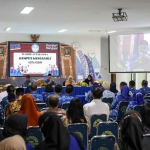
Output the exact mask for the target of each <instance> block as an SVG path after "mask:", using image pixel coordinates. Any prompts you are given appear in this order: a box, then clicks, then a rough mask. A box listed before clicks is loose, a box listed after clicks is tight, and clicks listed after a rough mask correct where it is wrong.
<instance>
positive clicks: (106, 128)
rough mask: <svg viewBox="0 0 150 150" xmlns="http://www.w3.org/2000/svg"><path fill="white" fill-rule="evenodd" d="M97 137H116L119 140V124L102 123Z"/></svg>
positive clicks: (99, 125)
mask: <svg viewBox="0 0 150 150" xmlns="http://www.w3.org/2000/svg"><path fill="white" fill-rule="evenodd" d="M97 135H114V136H115V137H116V139H118V123H117V122H100V123H99V124H98V128H97Z"/></svg>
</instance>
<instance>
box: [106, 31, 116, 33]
mask: <svg viewBox="0 0 150 150" xmlns="http://www.w3.org/2000/svg"><path fill="white" fill-rule="evenodd" d="M115 32H117V31H108V32H107V33H115Z"/></svg>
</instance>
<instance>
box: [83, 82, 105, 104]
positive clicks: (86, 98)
mask: <svg viewBox="0 0 150 150" xmlns="http://www.w3.org/2000/svg"><path fill="white" fill-rule="evenodd" d="M97 87H99V88H100V85H99V84H98V83H97V82H94V84H93V85H92V89H91V90H90V91H88V93H87V95H86V96H85V101H86V102H87V103H90V102H91V101H92V100H93V97H92V90H93V89H94V88H97ZM101 89H103V88H101Z"/></svg>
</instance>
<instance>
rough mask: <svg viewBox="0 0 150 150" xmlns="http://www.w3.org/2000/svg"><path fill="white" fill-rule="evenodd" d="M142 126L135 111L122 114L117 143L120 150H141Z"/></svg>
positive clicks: (139, 117)
mask: <svg viewBox="0 0 150 150" xmlns="http://www.w3.org/2000/svg"><path fill="white" fill-rule="evenodd" d="M142 140H143V126H142V120H141V116H140V114H139V113H138V112H136V111H129V112H126V113H125V114H124V118H123V121H122V124H121V138H120V139H119V140H118V141H117V143H118V146H119V148H120V150H143V148H142Z"/></svg>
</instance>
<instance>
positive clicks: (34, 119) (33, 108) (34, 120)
mask: <svg viewBox="0 0 150 150" xmlns="http://www.w3.org/2000/svg"><path fill="white" fill-rule="evenodd" d="M17 113H18V114H26V115H27V116H28V126H38V119H39V116H40V115H41V114H42V113H41V112H39V111H38V107H37V105H36V103H35V101H34V97H33V96H32V95H31V94H24V95H23V97H22V101H21V108H20V111H18V112H17Z"/></svg>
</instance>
